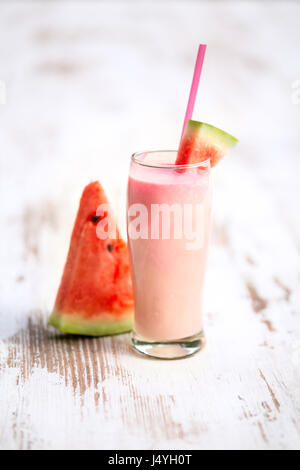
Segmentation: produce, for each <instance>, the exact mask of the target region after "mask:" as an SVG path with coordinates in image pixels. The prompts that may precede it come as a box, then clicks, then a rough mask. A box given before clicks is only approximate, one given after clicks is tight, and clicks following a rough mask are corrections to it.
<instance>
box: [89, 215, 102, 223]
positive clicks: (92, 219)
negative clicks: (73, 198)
mask: <svg viewBox="0 0 300 470" xmlns="http://www.w3.org/2000/svg"><path fill="white" fill-rule="evenodd" d="M99 220H101V217H100V215H92V217H91V221H92V222H94V224H96V223H97V222H99Z"/></svg>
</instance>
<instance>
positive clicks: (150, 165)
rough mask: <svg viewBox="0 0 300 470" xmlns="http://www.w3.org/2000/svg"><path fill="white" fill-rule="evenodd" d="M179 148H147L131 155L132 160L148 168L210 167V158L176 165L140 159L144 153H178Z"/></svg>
mask: <svg viewBox="0 0 300 470" xmlns="http://www.w3.org/2000/svg"><path fill="white" fill-rule="evenodd" d="M177 152H178V150H146V151H143V152H142V151H140V152H135V153H133V154H132V155H131V161H132V162H134V163H137V164H138V165H141V166H146V167H148V168H164V169H167V170H176V169H178V168H186V169H187V168H197V167H200V166H206V167H207V168H210V159H209V158H207V159H206V160H204V161H202V162H196V163H189V164H185V165H175V164H168V163H151V162H146V163H145V162H143V161H142V160H139V159H138V156H139V155H144V154H148V153H177Z"/></svg>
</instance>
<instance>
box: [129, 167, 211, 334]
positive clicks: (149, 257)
mask: <svg viewBox="0 0 300 470" xmlns="http://www.w3.org/2000/svg"><path fill="white" fill-rule="evenodd" d="M132 204H143V206H144V207H145V208H146V209H147V213H148V238H146V232H147V230H145V227H144V230H143V232H142V236H143V237H144V238H137V236H136V235H135V236H132V234H131V230H130V223H132V221H134V220H135V217H134V216H129V217H128V242H129V252H130V262H131V271H132V277H133V287H134V296H135V326H134V330H135V333H136V334H137V335H139V336H141V337H143V338H145V339H147V340H150V341H151V340H152V341H153V340H154V341H167V340H176V339H181V338H186V337H189V336H192V335H194V334H197V333H199V332H200V331H201V330H202V297H203V283H204V274H205V268H206V259H207V251H208V245H209V238H210V226H211V177H210V169H209V168H207V169H206V170H204V171H203V170H202V171H199V170H198V168H192V169H188V170H186V171H184V172H179V171H176V170H175V169H170V168H150V167H145V166H142V165H140V164H138V163H134V162H132V164H131V169H130V176H129V183H128V209H129V210H130V207H131V206H132ZM153 204H167V205H168V207H171V206H172V207H176V210H177V211H178V210H179V209H180V210H181V214H182V219H181V222H180V217H179V215H178V213H177V219H175V216H174V213H172V212H171V213H170V214H171V215H170V219H169V220H170V233H169V235H170V236H169V237H167V238H166V233H164V234H163V228H162V227H163V223H162V217H159V219H157V218H155V216H154V212H152V213H151V208H152V207H153ZM174 204H175V205H176V206H174ZM155 207H157V206H155ZM180 210H179V212H180ZM136 214H137V215H139V213H138V212H137V213H136ZM197 217H198V218H197ZM155 221H156V228H154V229H153V226H152V223H153V225H155V224H154V222H155ZM157 221H159V224H160V225H159V229H158V231H157ZM179 222H180V223H181V227H182V230H181V232H182V234H181V236H180V233H178V223H179ZM146 228H147V227H146ZM176 228H177V233H176ZM179 228H180V227H179ZM151 229H152V230H154V232H153V233H155V235H154V236H155V237H156V238H154V239H153V236H152V237H151ZM199 231H200V232H201V233H200V234H199ZM179 232H180V230H179ZM153 233H152V235H153ZM196 234H198V235H197V238H196ZM191 235H193V236H191ZM167 236H168V233H167ZM134 238H136V239H134Z"/></svg>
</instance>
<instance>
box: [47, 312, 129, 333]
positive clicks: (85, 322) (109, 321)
mask: <svg viewBox="0 0 300 470" xmlns="http://www.w3.org/2000/svg"><path fill="white" fill-rule="evenodd" d="M101 316H103V317H104V318H101V317H99V319H98V320H92V319H89V318H86V319H84V318H82V317H81V316H79V315H75V314H64V313H62V312H60V311H59V310H57V309H54V310H53V312H52V313H51V315H50V318H49V321H48V323H49V325H52V326H54V327H55V328H56V329H58V330H60V331H62V332H64V333H69V334H73V335H85V336H107V335H116V334H119V333H126V332H128V331H131V330H132V328H133V311H132V310H131V311H129V312H126V313H125V314H123V315H122V316H120V315H118V316H116V315H114V314H113V313H111V314H105V315H101Z"/></svg>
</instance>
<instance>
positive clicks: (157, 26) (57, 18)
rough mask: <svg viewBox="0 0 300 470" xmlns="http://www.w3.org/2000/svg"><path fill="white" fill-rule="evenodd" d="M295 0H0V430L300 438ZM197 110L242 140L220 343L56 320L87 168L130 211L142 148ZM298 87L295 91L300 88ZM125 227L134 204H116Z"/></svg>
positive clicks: (222, 218) (288, 445) (224, 179)
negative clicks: (55, 325) (167, 339)
mask: <svg viewBox="0 0 300 470" xmlns="http://www.w3.org/2000/svg"><path fill="white" fill-rule="evenodd" d="M299 15H300V5H299V3H297V2H291V3H289V2H282V3H281V2H275V3H272V4H269V2H258V3H257V4H256V3H255V2H251V4H248V3H246V2H236V1H233V2H232V3H230V2H228V3H226V5H221V4H219V3H217V2H211V3H201V4H198V3H196V2H191V3H189V2H182V3H181V4H180V3H176V4H175V3H172V2H167V3H165V4H163V5H159V4H157V3H156V2H153V3H139V4H138V3H137V2H132V3H131V2H130V3H128V4H125V3H124V4H122V6H121V5H120V4H119V3H116V4H114V3H113V2H111V3H110V4H100V3H96V2H95V3H84V2H75V3H74V4H73V3H70V2H64V3H62V4H60V3H59V2H42V3H38V2H34V3H28V4H26V3H20V2H12V3H10V2H7V3H6V2H5V3H1V4H0V57H1V67H0V80H1V81H2V84H3V83H4V84H5V88H6V103H5V104H1V105H0V131H1V132H0V158H1V161H0V164H1V170H0V201H1V203H0V210H1V232H0V240H1V244H0V448H3V449H60V448H61V449H64V448H65V449H76V448H78V449H87V448H89V449H115V448H117V449H124V448H128V449H143V448H145V449H161V448H168V449H194V448H195V449H216V448H220V449H231V448H234V449H246V448H247V449H296V448H298V449H299V448H300V326H299V325H300V309H299V304H300V296H299V283H300V268H299V266H300V263H299V261H300V216H299V207H298V205H299V196H300V194H299V170H300V159H299V144H300V136H299V122H300V104H297V99H296V98H295V95H294V96H293V95H292V94H293V88H292V85H293V83H295V81H296V80H297V79H300V69H299V50H298V49H299V48H298V44H299V39H300V32H299V24H298V23H299ZM199 42H206V43H208V51H207V58H206V62H205V69H204V74H203V77H202V79H201V88H200V92H199V97H198V102H197V109H196V110H195V118H196V119H199V120H204V121H208V122H211V123H213V124H215V125H217V126H220V127H222V128H224V129H226V130H228V131H229V132H232V133H233V134H234V135H236V136H238V137H239V138H240V144H239V146H238V147H237V149H236V150H235V151H234V152H233V153H232V155H231V156H230V157H229V156H228V158H227V159H226V161H224V162H222V163H221V164H220V165H219V168H217V169H216V170H215V201H214V203H215V213H214V218H215V222H214V236H213V243H212V249H211V251H210V260H209V269H208V273H207V282H206V299H205V311H206V316H205V329H206V335H207V339H208V343H207V348H206V349H205V350H204V351H203V352H202V353H200V354H199V355H197V356H195V357H193V358H189V359H187V360H182V361H174V362H160V361H155V360H147V359H143V358H141V357H139V356H136V355H135V354H134V353H133V352H131V350H130V348H129V343H128V340H129V338H128V335H120V336H115V337H107V338H98V339H93V338H82V337H78V338H77V337H69V336H64V335H62V334H59V333H58V332H56V331H55V330H54V329H52V328H51V327H48V326H46V325H47V317H48V315H49V312H50V310H51V307H52V304H53V301H54V298H55V293H56V290H57V287H58V283H59V278H60V275H61V271H62V267H63V264H64V260H65V256H66V251H67V247H68V242H69V235H70V232H71V228H72V224H73V220H74V216H75V213H76V210H77V204H78V200H79V196H80V193H81V190H82V188H83V186H84V185H85V184H86V183H87V182H89V181H91V180H92V179H97V178H99V179H100V181H101V183H102V184H103V185H104V186H105V188H106V189H107V191H108V193H109V196H110V197H111V199H112V201H113V202H114V203H115V205H116V206H118V205H119V213H120V214H122V215H123V216H124V212H122V210H121V209H122V207H123V206H122V205H123V203H124V193H125V188H126V176H127V170H128V161H129V155H130V154H131V153H132V152H133V151H135V150H140V149H155V148H176V146H177V143H178V137H179V135H180V127H181V124H182V120H183V114H184V109H185V104H186V100H187V94H188V88H189V85H190V80H191V73H192V68H193V61H194V54H195V50H196V46H197V43H199ZM294 93H295V90H294ZM121 223H123V225H124V220H121Z"/></svg>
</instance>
